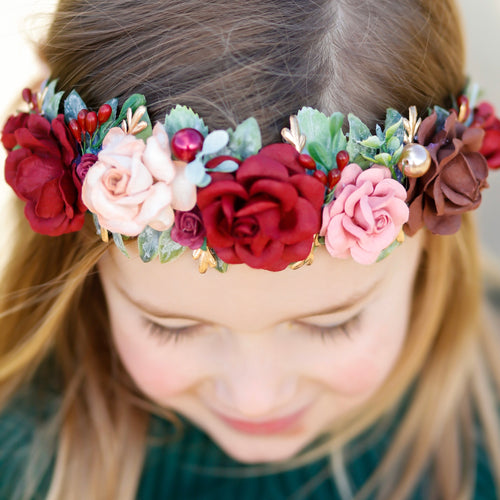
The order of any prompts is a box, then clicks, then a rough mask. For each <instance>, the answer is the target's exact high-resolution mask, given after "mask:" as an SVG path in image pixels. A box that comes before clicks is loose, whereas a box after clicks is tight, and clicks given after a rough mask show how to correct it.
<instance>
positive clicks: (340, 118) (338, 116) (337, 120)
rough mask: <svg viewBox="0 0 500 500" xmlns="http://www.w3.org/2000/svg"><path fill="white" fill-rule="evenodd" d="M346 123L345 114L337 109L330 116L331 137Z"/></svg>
mask: <svg viewBox="0 0 500 500" xmlns="http://www.w3.org/2000/svg"><path fill="white" fill-rule="evenodd" d="M342 125H344V115H343V114H342V113H340V111H337V112H335V113H333V115H332V116H330V137H335V136H336V135H337V134H338V133H339V132H340V131H341V129H342Z"/></svg>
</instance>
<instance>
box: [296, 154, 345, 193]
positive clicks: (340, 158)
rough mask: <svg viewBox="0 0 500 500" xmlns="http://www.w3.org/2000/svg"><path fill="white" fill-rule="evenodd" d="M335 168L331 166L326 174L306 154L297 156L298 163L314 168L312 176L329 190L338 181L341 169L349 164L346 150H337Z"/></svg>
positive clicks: (307, 167) (309, 168)
mask: <svg viewBox="0 0 500 500" xmlns="http://www.w3.org/2000/svg"><path fill="white" fill-rule="evenodd" d="M336 161H337V168H332V169H331V170H330V171H329V172H328V174H325V172H323V170H319V169H318V168H317V167H316V162H315V161H314V160H313V159H312V158H311V157H310V156H309V155H306V154H301V155H300V156H299V163H300V164H301V165H302V166H303V167H304V168H306V169H308V170H314V173H313V177H316V179H318V180H319V181H320V182H321V183H323V184H324V185H325V186H326V187H327V188H328V190H329V191H331V190H332V189H333V188H334V187H335V186H336V185H337V184H338V182H339V181H340V175H341V172H342V170H344V168H345V167H346V166H347V165H348V164H349V153H348V152H347V151H339V152H338V154H337V157H336Z"/></svg>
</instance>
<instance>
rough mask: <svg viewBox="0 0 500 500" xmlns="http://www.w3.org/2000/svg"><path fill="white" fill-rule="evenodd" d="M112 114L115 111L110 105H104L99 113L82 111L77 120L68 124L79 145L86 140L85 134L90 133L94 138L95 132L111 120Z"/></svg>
mask: <svg viewBox="0 0 500 500" xmlns="http://www.w3.org/2000/svg"><path fill="white" fill-rule="evenodd" d="M112 112H113V110H112V108H111V106H110V105H109V104H103V105H102V106H101V107H100V108H99V111H98V112H97V113H96V112H95V111H89V110H88V109H82V110H81V111H80V112H79V113H78V116H77V118H76V120H75V119H74V118H73V119H72V120H70V121H69V123H68V126H69V129H70V130H71V133H72V134H73V137H74V138H75V139H76V140H77V142H78V143H79V144H81V143H82V141H83V140H85V133H88V134H89V135H90V136H91V137H92V136H93V135H94V133H95V131H96V130H97V129H98V128H99V127H100V126H101V125H102V124H104V123H106V122H107V121H108V120H109V118H110V116H111V113H112Z"/></svg>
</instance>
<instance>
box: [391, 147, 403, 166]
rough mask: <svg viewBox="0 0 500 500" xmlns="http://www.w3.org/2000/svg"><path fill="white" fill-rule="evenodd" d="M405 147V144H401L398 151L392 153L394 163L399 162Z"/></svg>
mask: <svg viewBox="0 0 500 500" xmlns="http://www.w3.org/2000/svg"><path fill="white" fill-rule="evenodd" d="M403 149H404V145H403V144H401V146H399V148H398V149H397V150H396V151H394V153H392V163H393V165H397V164H398V163H399V160H400V159H401V155H402V154H403Z"/></svg>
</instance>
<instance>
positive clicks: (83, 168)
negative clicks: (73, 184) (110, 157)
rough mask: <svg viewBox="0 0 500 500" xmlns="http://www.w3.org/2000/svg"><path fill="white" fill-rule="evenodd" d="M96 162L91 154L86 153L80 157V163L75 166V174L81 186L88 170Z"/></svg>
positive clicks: (95, 158) (95, 157)
mask: <svg viewBox="0 0 500 500" xmlns="http://www.w3.org/2000/svg"><path fill="white" fill-rule="evenodd" d="M96 161H97V156H96V155H94V154H92V153H87V154H84V155H83V156H82V158H81V159H80V162H79V163H78V165H77V166H76V169H75V173H76V175H77V177H78V179H79V180H80V183H81V184H83V181H84V179H85V176H86V175H87V172H88V171H89V168H90V167H91V166H92V165H93V164H94V163H95V162H96Z"/></svg>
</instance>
